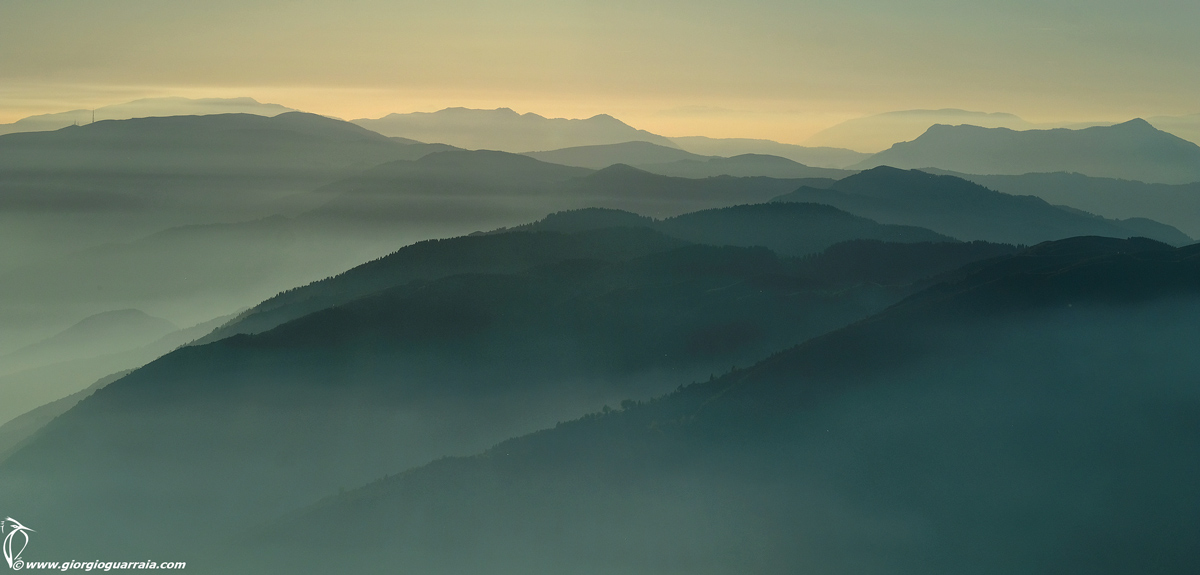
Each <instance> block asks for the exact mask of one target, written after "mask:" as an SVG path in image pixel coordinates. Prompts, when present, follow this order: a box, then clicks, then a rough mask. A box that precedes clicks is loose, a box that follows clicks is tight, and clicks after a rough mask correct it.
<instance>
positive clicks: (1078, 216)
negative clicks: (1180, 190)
mask: <svg viewBox="0 0 1200 575" xmlns="http://www.w3.org/2000/svg"><path fill="white" fill-rule="evenodd" d="M777 201H794V202H811V203H821V204H828V205H831V206H835V207H837V208H839V209H842V210H845V211H847V212H850V213H852V214H856V215H859V216H863V217H867V218H871V219H873V220H876V221H878V222H881V223H890V224H903V225H910V226H920V227H924V228H928V229H931V230H933V231H936V232H939V233H943V234H946V235H949V236H953V237H955V238H958V239H961V240H987V241H995V242H1003V243H1015V244H1026V245H1030V244H1036V243H1040V242H1043V241H1048V240H1057V239H1064V238H1069V237H1072V236H1080V235H1097V236H1108V237H1117V238H1127V237H1133V236H1146V237H1150V238H1153V239H1157V240H1159V241H1163V242H1167V243H1171V244H1175V245H1182V244H1186V243H1191V238H1189V237H1188V236H1186V235H1185V234H1183V233H1182V232H1180V231H1179V230H1177V229H1175V228H1173V227H1171V226H1167V225H1165V224H1160V223H1157V222H1153V221H1149V220H1140V219H1133V220H1132V221H1130V220H1108V219H1104V218H1101V217H1098V216H1094V215H1091V214H1087V213H1081V212H1079V211H1078V210H1068V209H1063V208H1060V207H1056V206H1052V205H1050V204H1049V203H1047V202H1046V201H1045V200H1042V199H1039V198H1035V197H1032V196H1010V195H1008V194H1003V193H1000V192H996V191H993V190H989V189H987V188H985V187H983V186H980V185H978V184H975V183H972V182H969V181H967V180H964V179H961V178H956V177H953V176H939V175H934V174H930V173H926V172H922V171H918V170H899V169H896V168H891V167H886V166H884V167H879V168H874V169H871V170H867V171H865V172H861V173H859V174H856V175H853V176H850V177H848V178H844V179H842V180H839V181H837V182H836V183H834V184H833V185H831V186H830V187H829V188H827V189H821V188H813V187H803V188H800V189H798V190H796V191H794V192H792V193H790V194H786V195H784V196H780V197H779V198H778V199H777Z"/></svg>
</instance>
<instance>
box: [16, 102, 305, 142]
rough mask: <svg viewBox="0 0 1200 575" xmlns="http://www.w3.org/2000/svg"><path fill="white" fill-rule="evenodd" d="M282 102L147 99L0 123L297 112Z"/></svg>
mask: <svg viewBox="0 0 1200 575" xmlns="http://www.w3.org/2000/svg"><path fill="white" fill-rule="evenodd" d="M295 111H296V110H293V109H292V108H287V107H284V106H280V105H279V104H262V103H259V102H258V101H257V100H255V99H254V98H199V99H194V98H144V99H141V100H134V101H132V102H126V103H124V104H114V105H111V106H101V107H99V108H96V109H95V110H71V111H69V112H58V113H54V114H40V115H37V116H29V117H28V118H23V119H20V120H17V121H16V122H13V123H11V124H0V134H12V133H16V132H45V131H52V130H58V129H61V128H65V127H67V126H82V125H85V124H91V123H92V122H98V121H101V120H130V119H133V118H150V117H156V116H201V115H208V114H255V115H258V116H278V115H279V114H282V113H284V112H295Z"/></svg>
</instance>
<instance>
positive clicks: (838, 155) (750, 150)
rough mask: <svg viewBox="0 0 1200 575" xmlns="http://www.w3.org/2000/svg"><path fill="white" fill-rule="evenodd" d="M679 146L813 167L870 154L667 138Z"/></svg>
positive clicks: (839, 165) (756, 142)
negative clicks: (775, 157) (785, 161)
mask: <svg viewBox="0 0 1200 575" xmlns="http://www.w3.org/2000/svg"><path fill="white" fill-rule="evenodd" d="M671 141H672V142H675V144H676V145H678V146H679V147H680V148H683V149H684V150H687V151H689V152H692V153H695V154H700V155H702V156H723V157H727V158H728V157H733V156H741V155H745V154H763V155H768V156H779V157H781V158H787V159H789V160H792V161H793V162H798V163H801V164H804V165H806V166H813V167H816V168H834V169H843V168H846V167H847V166H850V165H853V164H857V163H858V162H860V161H862V160H865V159H867V158H868V157H870V154H867V153H864V152H856V151H854V150H848V149H846V148H830V147H827V146H818V147H808V146H797V145H796V144H784V143H780V142H776V141H774V140H761V139H754V138H708V137H705V136H684V137H679V138H671Z"/></svg>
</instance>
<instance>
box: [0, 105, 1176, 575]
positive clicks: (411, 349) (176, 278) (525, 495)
mask: <svg viewBox="0 0 1200 575" xmlns="http://www.w3.org/2000/svg"><path fill="white" fill-rule="evenodd" d="M208 104H211V105H213V106H216V105H232V104H233V103H232V102H225V103H220V102H209V103H208ZM208 104H206V105H208ZM243 104H246V103H244V102H243ZM155 105H159V106H162V108H160V110H159V111H164V110H169V109H171V108H170V107H171V106H176V105H178V106H181V107H187V106H192V109H195V110H201V109H205V108H203V106H202V105H201V104H198V103H196V102H189V101H184V102H172V101H163V102H158V103H157V104H155ZM246 105H249V106H251V108H253V109H250V110H246V111H249V112H251V113H234V114H219V113H218V114H207V113H206V114H204V115H184V116H167V117H145V118H137V119H129V120H103V121H97V122H96V123H94V124H88V125H80V126H75V125H71V126H67V127H64V128H62V129H59V130H55V131H42V132H30V133H16V134H7V135H0V240H3V241H4V242H5V245H9V246H13V247H14V249H11V250H8V251H7V252H6V253H5V255H4V256H3V257H2V258H0V504H2V505H3V509H2V511H3V512H4V516H6V517H9V516H11V517H17V518H21V520H22V521H27V522H28V524H29V525H30V527H31V528H33V529H36V532H35V533H36V535H35V536H34V538H33V541H32V543H31V545H30V546H29V550H28V551H27V552H26V556H25V557H24V560H26V561H39V560H42V559H55V558H65V557H70V556H73V557H114V558H115V557H117V556H131V557H156V558H164V559H166V558H170V559H172V560H181V561H187V562H188V569H189V570H193V571H198V572H201V573H256V574H257V573H332V572H337V573H342V572H347V573H356V572H363V573H392V572H396V571H403V572H410V571H411V572H415V573H447V574H449V573H475V572H487V573H500V574H506V573H513V574H516V573H522V574H524V573H538V572H554V573H559V572H562V573H613V574H617V573H620V574H625V573H730V572H738V573H742V572H746V573H780V574H783V573H796V572H814V573H866V574H871V573H879V574H884V573H888V574H891V573H912V574H918V573H919V574H922V575H926V574H930V573H939V574H940V573H946V574H950V573H964V572H982V571H996V572H1002V573H1010V572H1011V573H1018V572H1019V573H1063V572H1065V573H1080V574H1083V573H1087V574H1088V575H1092V574H1095V573H1114V574H1115V573H1129V572H1137V573H1183V572H1192V571H1195V567H1196V563H1197V561H1196V555H1195V553H1194V552H1193V551H1194V548H1195V545H1196V541H1197V537H1196V533H1197V532H1198V527H1197V525H1198V521H1197V519H1196V518H1197V517H1200V489H1197V488H1196V487H1195V481H1194V480H1193V478H1194V476H1195V475H1196V471H1197V469H1196V467H1197V463H1196V458H1195V457H1194V453H1195V452H1196V447H1197V441H1196V437H1198V436H1197V434H1196V433H1194V431H1196V430H1197V429H1200V423H1198V422H1200V411H1198V410H1197V409H1196V405H1197V402H1196V401H1195V399H1196V397H1197V395H1196V392H1195V389H1194V387H1195V385H1194V382H1195V381H1197V375H1200V363H1198V362H1197V361H1196V360H1195V359H1194V357H1195V354H1194V353H1192V352H1191V350H1192V349H1193V348H1194V347H1195V346H1196V342H1197V341H1200V331H1197V330H1198V328H1197V326H1200V322H1197V319H1200V268H1198V266H1200V251H1198V248H1197V245H1196V244H1195V243H1193V240H1192V238H1191V237H1189V235H1188V234H1192V235H1196V234H1197V233H1200V219H1197V218H1198V217H1197V216H1195V215H1194V214H1196V213H1200V212H1197V211H1196V208H1198V207H1200V205H1197V201H1200V200H1197V199H1196V198H1200V196H1198V195H1197V194H1200V190H1196V189H1195V187H1196V185H1197V184H1196V183H1194V182H1195V180H1200V178H1195V179H1192V180H1189V179H1188V178H1190V177H1191V176H1189V175H1188V174H1190V173H1192V172H1189V170H1192V169H1194V168H1196V167H1197V166H1198V165H1200V164H1197V163H1196V158H1197V157H1200V156H1196V151H1197V150H1200V147H1197V146H1195V145H1193V144H1190V143H1188V142H1185V141H1184V140H1181V139H1179V138H1176V137H1174V136H1171V135H1169V134H1166V133H1165V132H1162V131H1159V130H1156V129H1155V128H1153V127H1151V125H1150V124H1147V123H1145V122H1141V121H1134V122H1128V123H1125V124H1120V125H1116V126H1105V127H1091V128H1085V129H1078V130H1066V129H1063V130H1026V131H1014V130H1012V129H1009V128H984V127H971V126H961V125H960V126H933V127H932V128H928V129H927V130H926V131H925V132H924V133H923V134H921V135H920V136H919V137H916V138H915V139H914V140H913V141H911V142H907V143H903V144H897V145H895V146H893V147H892V148H890V149H888V150H885V151H883V152H880V153H879V154H875V155H873V156H871V157H870V158H866V157H865V155H861V154H856V153H853V152H848V151H839V150H832V149H817V148H800V147H788V146H786V145H782V144H775V143H771V142H765V141H752V140H716V139H702V138H685V139H679V140H677V141H674V142H672V141H666V139H662V140H655V139H654V138H659V137H658V136H654V135H653V134H650V136H654V138H650V139H646V137H645V134H644V133H641V132H639V131H638V130H636V129H634V128H632V127H630V126H628V125H625V124H623V123H621V122H619V121H617V120H615V119H612V118H610V117H607V116H598V117H595V118H591V119H588V120H563V119H548V118H543V117H540V116H536V115H531V114H525V115H521V114H516V113H515V112H512V111H511V110H498V111H480V110H464V109H451V110H444V111H442V112H437V113H433V114H424V115H420V114H418V115H394V116H390V117H386V118H383V119H381V120H378V122H384V123H387V122H388V121H390V122H392V123H391V124H390V125H392V126H399V127H404V128H405V129H414V130H415V129H418V128H419V129H422V130H426V132H425V134H424V136H422V137H416V136H417V134H415V133H409V134H408V135H403V134H400V133H398V132H397V133H390V134H380V133H377V132H375V131H372V130H370V129H367V128H365V127H363V126H361V125H356V124H354V123H350V122H345V121H342V120H338V119H334V118H327V117H323V116H317V115H312V114H305V113H301V112H294V111H287V112H283V113H278V114H275V115H270V114H269V113H268V112H270V111H271V108H270V107H269V106H260V107H258V108H254V106H253V105H252V104H246ZM145 106H147V107H144V109H149V107H148V106H150V104H145ZM255 110H257V112H256V111H255ZM258 112H263V113H258ZM953 112H954V111H948V112H947V111H942V112H938V113H937V114H943V115H944V114H946V113H950V114H951V115H953ZM964 114H966V115H967V116H970V115H971V114H970V113H964ZM960 116H962V114H960ZM914 117H917V119H920V120H921V121H926V120H929V119H930V117H931V116H930V114H925V115H924V116H921V115H920V114H916V115H915V116H914ZM389 118H391V119H390V120H389ZM1013 118H1015V117H1008V116H1000V115H989V116H987V117H985V118H983V119H982V120H981V121H983V120H986V121H994V122H1012V121H1014V120H1013ZM894 119H895V118H894ZM910 120H913V118H906V119H904V121H908V122H909V125H915V124H913V122H911V121H910ZM438 133H440V134H450V135H453V136H455V137H460V138H463V140H460V141H458V144H461V145H455V143H454V142H452V141H448V140H446V139H435V138H433V137H428V138H426V137H425V136H430V135H433V134H438ZM472 138H475V140H470V139H472ZM488 138H490V140H488V141H490V142H492V143H500V144H504V145H505V146H508V145H513V147H512V148H511V150H513V151H505V150H504V149H491V150H489V149H467V148H473V147H476V146H477V145H478V144H479V143H480V142H483V141H484V140H486V139H488ZM589 138H591V140H589ZM605 138H609V139H607V140H606V139H605ZM468 140H470V141H471V142H473V143H467V141H468ZM535 141H537V142H543V143H545V142H567V143H566V144H561V145H560V144H555V145H553V146H550V145H547V146H546V147H541V145H540V144H539V145H537V146H533V145H531V146H530V147H524V146H525V144H527V143H529V142H535ZM424 142H434V143H424ZM438 142H441V143H438ZM522 142H524V143H522ZM516 144H520V146H517V145H516ZM685 144H686V145H685ZM688 146H692V147H688ZM772 146H775V147H774V148H772ZM495 147H500V146H495ZM756 147H757V148H756ZM531 150H533V151H531ZM718 150H720V152H718ZM771 150H776V151H777V152H778V153H774V152H772V151H771ZM734 151H736V152H737V153H733V152H734ZM764 152H765V153H764ZM727 153H728V154H729V155H728V157H726V156H725V155H723V154H727ZM785 153H786V155H785ZM809 153H811V154H817V156H812V157H818V156H819V154H825V156H821V157H824V158H825V160H822V161H828V162H831V163H837V162H840V161H844V160H846V159H847V158H851V160H852V162H859V163H861V164H862V165H861V166H860V168H861V169H857V168H856V169H854V170H843V169H834V168H830V167H828V165H821V164H819V163H818V162H817V161H814V162H812V163H809V162H807V161H804V160H802V159H798V158H800V157H801V156H802V155H803V154H809ZM837 158H840V160H837ZM880 158H882V160H880ZM876 160H880V161H883V160H886V161H888V162H891V163H896V164H900V165H901V166H910V167H915V168H923V169H925V170H928V171H924V170H918V169H905V168H904V167H892V166H884V165H881V166H875V165H874V164H872V162H874V161H876ZM927 160H928V161H929V162H930V163H928V164H924V163H925V162H926V161H927ZM905 162H908V164H906V163H905ZM923 164H924V165H923ZM939 166H949V167H948V168H940V169H939ZM963 166H967V167H970V168H971V169H972V170H978V171H950V170H954V169H955V168H956V167H963ZM1004 170H1011V171H1010V172H1006V171H1004ZM1105 170H1107V171H1105ZM1069 171H1074V172H1079V173H1068V172H1069ZM1117 173H1120V174H1126V176H1125V177H1126V178H1129V177H1132V176H1130V175H1129V174H1134V175H1136V176H1137V178H1140V181H1136V180H1133V179H1116V178H1113V177H1098V176H1095V175H1093V174H1117ZM1084 174H1087V175H1084ZM1155 177H1159V178H1161V180H1158V181H1178V182H1189V183H1179V184H1167V183H1146V182H1154V181H1156V180H1155ZM547 214H549V215H547ZM178 326H191V327H186V328H182V329H181V328H179V327H178ZM97 526H104V528H98V527H97Z"/></svg>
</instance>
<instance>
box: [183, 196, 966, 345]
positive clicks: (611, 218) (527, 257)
mask: <svg viewBox="0 0 1200 575" xmlns="http://www.w3.org/2000/svg"><path fill="white" fill-rule="evenodd" d="M608 228H629V229H637V228H643V229H645V230H646V231H651V230H653V231H655V232H659V233H662V234H665V235H664V236H663V238H662V239H661V245H658V247H655V248H654V250H663V249H667V248H673V247H678V246H681V245H684V244H686V243H690V242H694V243H699V244H707V245H716V246H739V247H754V246H763V247H767V248H769V249H771V250H774V251H775V252H777V253H779V254H781V255H785V256H801V255H810V254H813V253H815V252H819V251H822V250H825V249H826V248H829V247H831V246H833V245H834V244H838V243H841V242H847V241H851V240H860V239H873V240H882V241H888V242H896V243H918V242H950V241H954V240H953V239H952V238H949V237H946V236H943V235H940V234H937V233H934V232H931V231H929V230H925V229H921V228H915V227H910V226H891V225H880V224H877V223H875V222H873V221H871V220H868V219H866V218H861V217H857V216H853V215H850V214H847V213H845V212H842V211H840V210H837V209H835V208H831V207H829V206H822V205H811V204H794V203H774V204H759V205H742V206H734V207H730V208H724V209H714V210H707V211H701V212H695V213H690V214H684V215H680V216H676V217H673V218H667V219H664V220H655V219H654V218H649V217H646V216H641V215H638V214H635V213H632V212H626V211H622V210H614V209H600V208H587V209H581V210H572V211H566V212H559V213H555V214H551V215H549V216H547V217H545V218H543V219H541V220H539V221H537V222H534V223H530V224H526V225H521V226H514V227H512V228H502V229H499V230H497V231H495V232H491V233H490V234H473V235H471V236H468V237H460V238H451V239H445V240H435V241H425V242H419V243H417V244H414V245H411V246H408V247H405V248H402V249H400V250H398V251H396V252H395V253H393V254H390V255H388V256H386V257H383V258H380V259H378V260H375V261H372V262H370V263H367V264H364V265H362V266H359V267H356V268H354V269H352V270H349V271H347V272H345V273H343V274H339V275H337V276H334V277H330V278H326V279H324V280H321V281H317V282H313V283H312V284H309V285H307V286H303V287H300V288H296V289H294V290H289V291H287V292H284V293H280V294H279V295H277V296H275V297H273V298H270V299H268V300H266V301H264V302H262V303H261V304H259V305H257V306H254V307H252V308H251V309H249V310H247V311H245V312H243V313H242V314H240V315H239V317H238V318H237V319H236V320H235V321H233V322H230V323H229V324H228V325H224V326H222V327H221V328H220V329H217V330H215V331H213V333H212V334H209V335H208V336H207V337H205V338H204V339H202V340H201V341H202V342H208V341H217V340H219V339H223V338H226V337H229V336H231V335H234V334H239V333H259V332H262V331H266V330H268V329H272V328H274V327H276V326H278V325H280V324H282V323H285V322H287V321H291V320H293V319H296V318H299V317H302V316H304V315H306V314H309V313H312V312H315V311H318V310H320V309H323V308H326V307H332V306H336V305H341V304H343V303H346V302H348V301H350V300H352V299H354V298H358V297H362V296H364V295H367V294H370V293H373V292H376V291H379V290H382V289H384V288H386V287H389V286H394V285H401V284H404V283H407V282H411V281H414V280H432V279H437V278H440V277H444V276H448V275H454V274H461V273H467V272H487V273H514V272H517V271H521V270H524V269H528V268H530V267H534V266H538V265H546V264H549V263H552V262H555V261H560V260H566V259H591V258H597V257H602V255H601V254H604V253H607V252H604V251H597V250H612V251H613V252H612V253H617V254H623V255H622V256H621V257H629V255H630V254H637V253H640V252H638V251H637V249H639V248H637V247H636V246H635V245H622V244H621V243H620V242H617V243H611V242H597V240H596V239H593V240H592V241H591V242H587V243H580V242H577V241H575V240H574V238H572V237H568V238H561V237H559V236H557V235H537V234H534V235H525V234H512V233H511V232H553V233H555V234H576V233H582V232H599V231H602V230H605V229H608ZM486 236H495V237H491V238H487V239H485V237H486ZM616 237H617V238H620V237H622V236H616ZM634 237H636V236H634ZM603 257H611V256H603ZM913 265H916V264H915V263H914V264H913Z"/></svg>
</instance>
